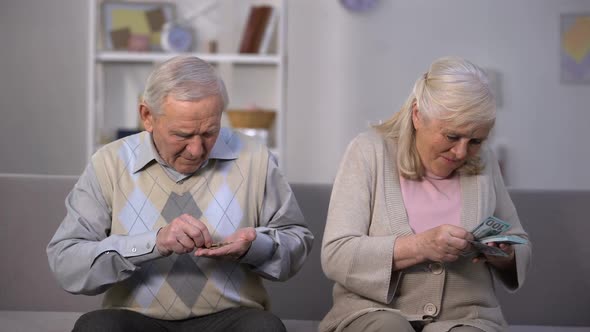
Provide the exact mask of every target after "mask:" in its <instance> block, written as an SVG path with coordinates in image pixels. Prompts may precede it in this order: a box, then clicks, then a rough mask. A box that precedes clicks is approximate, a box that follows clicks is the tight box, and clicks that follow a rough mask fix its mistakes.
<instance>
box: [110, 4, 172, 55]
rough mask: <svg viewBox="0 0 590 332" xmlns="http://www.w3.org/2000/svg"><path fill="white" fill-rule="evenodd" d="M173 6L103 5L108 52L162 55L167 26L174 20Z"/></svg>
mask: <svg viewBox="0 0 590 332" xmlns="http://www.w3.org/2000/svg"><path fill="white" fill-rule="evenodd" d="M174 11H175V7H174V4H173V3H164V2H163V3H158V2H103V3H102V19H103V20H102V25H103V36H104V45H103V48H104V49H105V50H121V51H143V52H145V51H159V50H161V46H160V45H161V41H160V39H161V37H160V34H161V32H162V29H163V27H164V24H166V23H167V22H171V21H173V19H174Z"/></svg>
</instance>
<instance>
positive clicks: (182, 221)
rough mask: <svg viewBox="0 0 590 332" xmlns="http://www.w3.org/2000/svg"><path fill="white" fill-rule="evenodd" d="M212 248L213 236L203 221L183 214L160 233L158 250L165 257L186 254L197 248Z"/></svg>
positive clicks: (157, 240) (157, 238) (157, 242)
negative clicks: (173, 254)
mask: <svg viewBox="0 0 590 332" xmlns="http://www.w3.org/2000/svg"><path fill="white" fill-rule="evenodd" d="M209 246H211V235H210V234H209V230H208V229H207V226H206V225H205V224H203V223H202V222H201V221H199V220H197V219H195V218H193V217H192V216H189V215H188V214H183V215H181V216H180V217H178V218H175V219H174V220H172V222H171V223H170V224H168V225H166V226H165V227H163V228H162V229H160V231H159V232H158V236H157V237H156V248H158V251H159V252H160V254H161V255H163V256H169V255H171V254H172V253H173V252H174V253H177V254H186V253H189V252H192V251H194V250H195V249H196V248H200V247H209Z"/></svg>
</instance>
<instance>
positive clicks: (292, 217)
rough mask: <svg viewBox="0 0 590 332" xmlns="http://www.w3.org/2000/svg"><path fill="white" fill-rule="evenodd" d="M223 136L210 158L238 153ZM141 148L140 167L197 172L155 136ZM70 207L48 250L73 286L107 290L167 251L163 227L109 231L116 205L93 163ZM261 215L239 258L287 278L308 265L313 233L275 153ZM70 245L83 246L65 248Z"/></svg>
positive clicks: (178, 177) (179, 177)
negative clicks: (164, 152)
mask: <svg viewBox="0 0 590 332" xmlns="http://www.w3.org/2000/svg"><path fill="white" fill-rule="evenodd" d="M221 141H222V140H220V139H218V140H217V142H216V144H215V146H214V147H213V149H212V150H211V154H210V156H209V159H235V158H237V155H236V154H235V153H234V152H232V151H229V150H228V149H227V147H226V146H225V145H224V144H223V142H221ZM138 150H140V151H136V152H137V153H138V155H139V158H138V159H139V160H141V163H139V164H137V165H136V166H135V167H136V168H137V170H138V171H139V172H141V171H142V170H141V169H142V168H143V167H144V166H145V165H147V164H148V163H152V162H157V163H159V164H160V165H161V166H162V167H164V169H165V170H166V173H167V174H168V176H169V177H170V178H171V179H172V180H174V181H176V182H177V183H178V182H181V181H183V180H184V179H186V178H187V177H190V176H192V175H186V174H181V173H178V172H176V171H175V170H174V169H173V168H171V167H169V166H168V165H166V163H165V162H164V161H163V160H162V159H161V158H160V156H159V155H158V153H157V152H156V149H155V147H154V145H153V141H152V144H149V145H143V148H142V149H138ZM205 164H206V163H205ZM203 166H205V165H203ZM197 172H198V171H197ZM66 209H67V214H66V217H65V219H64V220H63V222H62V223H61V225H60V227H59V228H58V230H57V232H56V233H55V235H54V237H53V238H52V240H51V241H50V243H49V245H48V246H47V255H48V258H49V265H50V267H51V269H52V270H53V272H54V274H55V276H56V277H57V279H58V281H59V282H60V284H61V286H62V287H63V288H64V289H65V290H67V291H68V292H71V293H81V294H89V295H90V294H98V293H102V292H104V291H106V290H107V289H108V288H109V286H110V285H112V284H114V283H117V282H120V281H123V280H125V279H127V278H129V277H130V276H131V275H132V274H133V272H134V271H135V270H137V269H138V268H139V267H140V265H141V264H142V263H144V262H147V261H150V260H154V259H158V258H160V257H162V256H161V255H160V253H159V252H158V250H157V249H156V248H155V245H156V235H157V232H158V230H153V231H149V232H146V233H143V234H137V235H110V234H109V230H110V227H111V212H112V211H110V209H109V207H108V204H107V203H106V201H105V199H104V197H103V195H102V192H101V189H100V184H99V182H98V179H97V177H96V173H95V170H94V168H93V166H92V164H89V165H88V166H87V167H86V169H85V170H84V172H83V174H82V175H81V176H80V179H79V180H78V182H77V184H76V185H75V186H74V188H73V189H72V191H71V192H70V194H69V195H68V197H67V198H66ZM260 219H261V220H262V221H266V225H265V226H263V227H257V228H256V233H257V236H256V239H255V240H254V242H252V245H251V247H250V249H249V250H248V252H247V253H246V254H245V255H244V257H242V259H241V261H240V262H241V263H243V264H247V265H248V266H249V267H250V268H251V269H252V270H253V271H254V272H256V273H257V274H259V275H261V276H262V277H264V278H266V279H270V280H286V279H288V278H289V277H291V276H292V275H294V274H295V273H296V272H297V271H298V270H299V269H300V268H301V266H302V265H303V263H304V261H305V259H306V258H307V255H308V254H309V252H310V251H311V247H312V243H313V235H312V234H311V232H310V231H309V229H308V228H307V224H306V223H305V221H304V218H303V215H302V213H301V210H300V208H299V205H298V204H297V201H296V199H295V196H294V195H293V192H292V191H291V187H290V186H289V184H288V182H287V181H286V179H285V178H284V176H283V175H282V173H281V172H280V170H279V168H278V165H277V162H276V160H275V158H274V156H272V154H269V161H268V170H267V175H266V186H265V191H264V198H263V208H262V212H261V218H260ZM263 224H264V222H263ZM71 246H77V247H78V248H79V250H63V249H65V248H69V247H71ZM64 262H67V264H65V263H64Z"/></svg>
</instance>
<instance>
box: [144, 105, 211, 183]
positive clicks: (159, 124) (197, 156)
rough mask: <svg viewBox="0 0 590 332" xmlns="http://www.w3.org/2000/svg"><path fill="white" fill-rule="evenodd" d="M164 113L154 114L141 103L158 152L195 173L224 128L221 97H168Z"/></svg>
mask: <svg viewBox="0 0 590 332" xmlns="http://www.w3.org/2000/svg"><path fill="white" fill-rule="evenodd" d="M162 111H163V114H153V112H152V111H151V110H150V109H149V108H148V107H147V106H146V105H144V104H142V105H141V106H140V114H141V118H142V120H143V122H144V126H145V129H146V130H147V131H148V132H150V133H152V137H153V139H154V144H155V146H156V149H157V150H158V154H159V155H160V157H162V159H164V161H165V162H166V163H167V164H168V165H169V166H171V167H172V168H174V169H175V170H176V171H177V172H180V173H183V174H192V173H194V172H195V171H196V170H198V169H199V167H201V165H202V164H203V163H204V162H205V161H206V160H207V158H208V157H209V153H211V149H213V145H215V141H216V140H217V136H219V130H220V128H221V102H220V100H219V97H218V96H211V97H207V98H205V99H201V100H199V101H180V100H176V99H174V98H172V97H170V96H169V97H166V99H165V101H164V103H163V105H162Z"/></svg>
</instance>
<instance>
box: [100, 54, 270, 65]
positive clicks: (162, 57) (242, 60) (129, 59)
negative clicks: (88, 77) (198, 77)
mask: <svg viewBox="0 0 590 332" xmlns="http://www.w3.org/2000/svg"><path fill="white" fill-rule="evenodd" d="M183 54H184V55H193V56H196V57H198V58H201V59H203V60H205V61H207V62H209V63H233V64H254V65H255V64H258V65H278V64H279V63H280V60H281V59H280V57H279V56H278V55H256V54H252V55H250V54H230V53H226V54H222V53H220V54H210V53H163V52H149V53H147V52H146V53H140V52H121V51H102V52H97V54H96V61H98V62H103V63H117V62H118V63H121V62H123V63H138V62H139V63H141V62H144V63H150V62H163V61H166V60H168V59H170V58H172V57H174V56H177V55H183Z"/></svg>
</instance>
